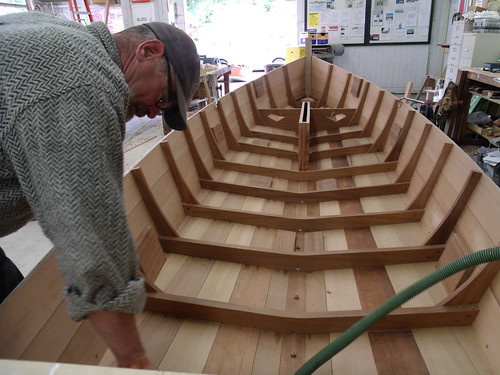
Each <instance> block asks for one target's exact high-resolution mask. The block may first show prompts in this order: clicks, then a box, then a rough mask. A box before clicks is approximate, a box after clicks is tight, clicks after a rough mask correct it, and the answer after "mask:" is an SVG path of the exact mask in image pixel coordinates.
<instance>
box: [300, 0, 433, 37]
mask: <svg viewBox="0 0 500 375" xmlns="http://www.w3.org/2000/svg"><path fill="white" fill-rule="evenodd" d="M432 1H433V0H307V3H306V29H307V31H309V32H310V33H314V34H316V35H318V38H319V36H322V37H323V38H327V39H328V43H329V44H335V43H341V44H352V45H373V44H393V43H429V42H430V23H431V13H432ZM313 43H314V42H313Z"/></svg>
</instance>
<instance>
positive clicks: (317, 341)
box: [305, 334, 337, 375]
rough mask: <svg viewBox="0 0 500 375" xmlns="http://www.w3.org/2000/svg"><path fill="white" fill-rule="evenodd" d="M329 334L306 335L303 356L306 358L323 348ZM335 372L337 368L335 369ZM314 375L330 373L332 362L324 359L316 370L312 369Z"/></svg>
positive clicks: (328, 374) (327, 374) (329, 374)
mask: <svg viewBox="0 0 500 375" xmlns="http://www.w3.org/2000/svg"><path fill="white" fill-rule="evenodd" d="M329 339H330V336H329V335H327V334H325V335H309V336H307V337H306V343H305V344H306V346H305V357H306V358H307V359H309V358H311V357H312V356H314V355H315V354H316V353H318V352H319V351H320V350H321V349H323V348H324V347H325V346H326V345H328V344H329ZM335 372H337V369H335ZM314 374H315V375H331V374H332V362H331V361H326V362H325V363H324V364H323V365H322V366H321V367H319V368H318V369H317V370H316V371H314Z"/></svg>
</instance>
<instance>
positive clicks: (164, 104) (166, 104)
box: [155, 54, 174, 111]
mask: <svg viewBox="0 0 500 375" xmlns="http://www.w3.org/2000/svg"><path fill="white" fill-rule="evenodd" d="M165 60H167V84H168V89H167V90H168V91H167V100H164V99H163V98H162V99H160V100H159V101H158V103H156V105H155V107H156V108H158V109H161V110H162V111H163V110H165V109H169V108H170V107H172V104H173V103H174V100H172V96H173V91H172V75H171V74H170V61H168V57H167V55H166V54H165Z"/></svg>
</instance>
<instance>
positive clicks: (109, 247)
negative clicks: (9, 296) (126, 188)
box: [0, 12, 144, 321]
mask: <svg viewBox="0 0 500 375" xmlns="http://www.w3.org/2000/svg"><path fill="white" fill-rule="evenodd" d="M128 100H129V92H128V86H127V84H126V82H125V80H124V76H123V73H122V72H121V63H120V56H119V52H118V49H117V46H116V44H115V43H114V41H113V38H112V36H111V34H110V33H109V31H108V29H107V28H106V26H105V25H104V24H103V23H93V24H91V25H89V26H83V25H81V24H78V23H76V22H70V21H66V20H63V19H60V18H57V17H53V16H49V15H44V14H42V13H39V12H28V13H18V14H13V15H8V16H3V17H0V236H4V235H6V234H9V233H12V232H13V231H15V230H17V229H19V228H20V227H22V226H23V225H24V224H26V222H27V221H28V220H29V219H30V218H32V217H33V216H34V217H35V218H36V219H38V220H39V222H40V224H41V227H42V229H43V231H44V233H45V234H46V235H47V237H48V238H49V239H50V240H51V241H52V243H53V244H54V248H55V250H56V254H57V258H58V262H59V267H60V270H61V273H62V275H63V278H64V279H65V281H66V283H67V286H66V287H65V290H64V294H65V297H66V299H67V304H68V310H69V313H70V316H71V317H72V318H73V319H75V320H77V321H78V320H81V319H83V318H85V316H86V315H87V314H88V313H89V312H93V311H100V310H118V311H123V312H129V313H137V312H139V311H141V309H142V308H143V305H144V285H143V280H142V279H141V278H140V277H138V263H137V259H136V253H135V249H134V244H133V241H132V239H131V235H130V232H129V228H128V225H127V220H126V215H125V209H124V202H123V186H122V177H123V153H122V142H123V136H124V131H125V116H126V109H127V106H128Z"/></svg>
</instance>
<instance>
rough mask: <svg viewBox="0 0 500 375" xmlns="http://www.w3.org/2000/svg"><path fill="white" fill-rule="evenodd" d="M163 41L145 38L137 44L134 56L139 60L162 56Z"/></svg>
mask: <svg viewBox="0 0 500 375" xmlns="http://www.w3.org/2000/svg"><path fill="white" fill-rule="evenodd" d="M164 48H165V47H164V46H163V43H162V42H160V41H159V40H157V39H154V40H147V41H145V42H142V43H141V44H139V45H138V46H137V48H136V50H135V54H136V57H137V58H138V59H139V61H141V60H145V59H149V58H152V57H153V58H156V57H158V56H163V51H164Z"/></svg>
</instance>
